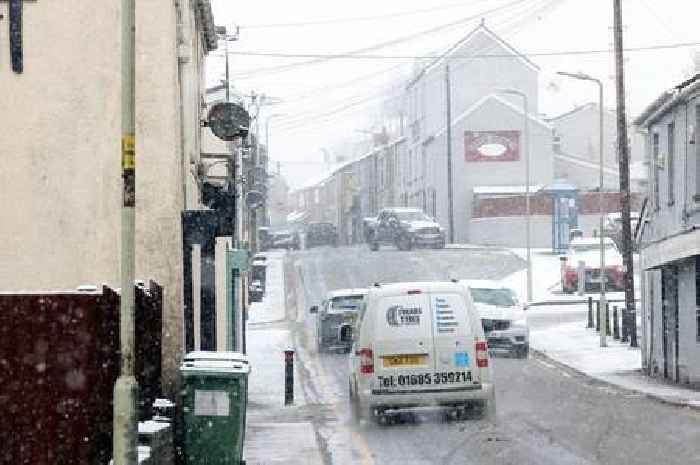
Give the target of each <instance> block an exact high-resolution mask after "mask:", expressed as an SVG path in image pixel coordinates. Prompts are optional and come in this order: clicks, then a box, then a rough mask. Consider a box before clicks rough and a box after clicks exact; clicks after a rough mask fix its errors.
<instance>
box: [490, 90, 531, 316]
mask: <svg viewBox="0 0 700 465" xmlns="http://www.w3.org/2000/svg"><path fill="white" fill-rule="evenodd" d="M497 90H498V92H500V93H503V94H509V95H517V96H519V97H521V98H522V99H523V108H524V110H525V112H524V113H523V114H524V118H523V121H524V122H523V125H524V132H525V141H524V142H523V145H524V146H525V243H526V247H527V305H528V306H529V305H530V304H531V303H532V257H531V250H530V249H531V245H530V122H529V115H530V112H529V109H528V102H527V94H526V93H525V92H521V91H519V90H517V89H510V88H508V89H497Z"/></svg>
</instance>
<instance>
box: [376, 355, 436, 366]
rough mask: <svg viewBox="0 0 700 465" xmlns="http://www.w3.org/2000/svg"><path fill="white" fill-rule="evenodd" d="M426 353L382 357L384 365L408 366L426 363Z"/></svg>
mask: <svg viewBox="0 0 700 465" xmlns="http://www.w3.org/2000/svg"><path fill="white" fill-rule="evenodd" d="M425 359H426V357H425V355H390V356H387V357H382V360H383V361H384V367H387V368H391V367H406V366H417V365H425Z"/></svg>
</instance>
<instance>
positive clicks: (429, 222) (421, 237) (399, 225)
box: [368, 208, 445, 251]
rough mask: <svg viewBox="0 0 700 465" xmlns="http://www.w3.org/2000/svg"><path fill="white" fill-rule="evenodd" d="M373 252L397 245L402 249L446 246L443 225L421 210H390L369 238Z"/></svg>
mask: <svg viewBox="0 0 700 465" xmlns="http://www.w3.org/2000/svg"><path fill="white" fill-rule="evenodd" d="M368 242H369V247H370V250H372V251H376V250H379V247H380V246H381V245H394V246H396V247H397V248H398V249H399V250H411V249H412V248H413V247H432V248H434V249H442V248H444V247H445V232H444V231H443V229H442V228H441V227H440V225H439V224H438V223H437V222H436V221H435V220H434V219H432V218H430V217H429V216H428V215H426V214H425V213H424V212H423V210H421V209H418V208H387V209H384V210H382V211H381V212H380V213H379V216H378V217H377V223H376V225H375V226H374V227H373V228H372V230H371V233H370V237H369V240H368Z"/></svg>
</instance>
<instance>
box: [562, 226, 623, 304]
mask: <svg viewBox="0 0 700 465" xmlns="http://www.w3.org/2000/svg"><path fill="white" fill-rule="evenodd" d="M603 244H604V248H605V277H606V281H605V282H606V289H609V290H616V291H622V290H624V273H623V268H622V255H621V254H620V252H619V251H618V250H617V246H616V245H615V242H614V241H613V240H612V239H611V238H609V237H606V238H605V239H604V240H603ZM579 261H583V262H584V263H585V264H586V282H585V286H584V289H585V290H587V291H588V290H595V289H600V283H601V275H602V272H601V266H600V238H595V237H582V238H577V239H573V240H572V241H571V243H570V244H569V251H568V252H567V253H566V265H565V266H566V268H565V271H564V286H563V289H564V292H566V293H572V292H575V291H576V289H578V270H577V268H578V262H579Z"/></svg>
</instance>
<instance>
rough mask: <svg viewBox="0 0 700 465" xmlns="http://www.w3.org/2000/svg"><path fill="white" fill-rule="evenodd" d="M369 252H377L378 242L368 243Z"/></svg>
mask: <svg viewBox="0 0 700 465" xmlns="http://www.w3.org/2000/svg"><path fill="white" fill-rule="evenodd" d="M369 250H371V251H372V252H376V251H377V250H379V242H376V241H372V242H370V243H369Z"/></svg>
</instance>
